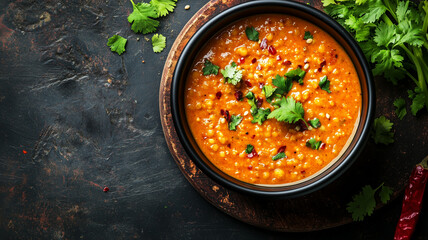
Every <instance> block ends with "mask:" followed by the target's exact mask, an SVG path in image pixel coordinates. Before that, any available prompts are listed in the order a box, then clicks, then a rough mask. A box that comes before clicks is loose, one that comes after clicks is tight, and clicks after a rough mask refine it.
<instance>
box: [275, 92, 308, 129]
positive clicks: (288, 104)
mask: <svg viewBox="0 0 428 240" xmlns="http://www.w3.org/2000/svg"><path fill="white" fill-rule="evenodd" d="M275 104H277V105H279V108H277V109H275V110H273V112H271V113H270V114H269V115H268V119H272V118H275V119H276V120H278V121H280V122H287V123H296V122H297V121H299V120H302V121H304V122H305V124H306V125H307V123H306V121H305V119H304V118H303V115H304V114H305V111H304V110H303V106H302V104H301V103H300V102H296V100H294V98H293V97H291V96H290V97H288V98H285V97H283V98H282V99H281V100H280V101H279V102H278V103H275Z"/></svg>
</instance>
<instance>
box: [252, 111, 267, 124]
mask: <svg viewBox="0 0 428 240" xmlns="http://www.w3.org/2000/svg"><path fill="white" fill-rule="evenodd" d="M269 113H270V109H269V108H266V109H263V108H259V109H257V113H256V114H255V115H253V120H251V123H258V124H259V125H262V123H263V122H264V121H266V119H267V116H268V115H269Z"/></svg>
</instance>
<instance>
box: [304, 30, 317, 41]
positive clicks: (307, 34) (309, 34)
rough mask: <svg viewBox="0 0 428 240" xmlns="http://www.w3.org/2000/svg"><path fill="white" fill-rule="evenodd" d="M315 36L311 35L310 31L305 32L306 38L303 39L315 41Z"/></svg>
mask: <svg viewBox="0 0 428 240" xmlns="http://www.w3.org/2000/svg"><path fill="white" fill-rule="evenodd" d="M313 38H314V36H312V35H311V32H309V31H305V36H304V37H303V39H305V40H308V39H313Z"/></svg>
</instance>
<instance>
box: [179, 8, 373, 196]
mask: <svg viewBox="0 0 428 240" xmlns="http://www.w3.org/2000/svg"><path fill="white" fill-rule="evenodd" d="M266 13H270V14H284V15H291V16H295V17H298V18H301V19H304V20H306V21H308V22H311V23H313V24H314V25H317V26H318V27H320V28H321V29H323V30H324V31H325V32H327V33H329V34H330V35H331V36H332V37H333V38H334V39H335V40H336V41H337V42H338V43H339V44H340V45H341V46H342V47H343V49H344V50H345V51H346V52H347V54H348V55H349V57H350V58H351V60H352V62H353V63H354V66H355V69H356V72H357V74H358V77H359V79H360V85H361V93H362V106H361V112H360V120H359V123H357V124H358V127H357V129H356V132H355V134H354V135H353V139H352V140H351V141H349V146H348V148H347V149H346V150H345V151H344V152H343V154H342V155H341V156H340V157H339V158H338V159H337V160H336V161H335V162H333V163H332V164H330V165H328V166H327V167H326V168H324V169H323V170H322V172H319V173H317V174H314V177H309V178H307V179H303V180H301V181H298V182H296V183H295V184H285V185H272V186H269V185H255V184H250V183H246V182H242V181H240V180H238V179H235V178H233V177H231V176H229V175H228V174H225V173H224V172H222V171H221V170H220V169H218V168H217V167H216V166H215V165H214V164H212V163H211V162H210V161H209V160H208V159H207V157H206V156H205V155H204V154H203V153H202V151H201V150H200V149H199V147H198V145H197V144H196V141H195V140H194V138H193V136H192V133H191V131H190V129H189V126H188V123H187V120H186V114H185V109H184V92H185V91H184V90H185V82H186V79H187V74H188V73H189V70H190V68H191V65H192V64H193V61H194V59H195V57H196V55H197V53H198V51H199V50H200V49H201V48H202V47H203V46H204V44H205V43H206V42H208V40H209V39H210V38H211V37H212V36H214V35H215V34H216V33H218V32H219V31H221V30H222V29H223V28H225V27H226V26H228V25H229V24H231V23H233V22H234V21H236V20H238V19H241V18H245V17H248V16H251V15H257V14H266ZM171 96H172V98H171V106H172V114H173V120H174V124H175V128H176V130H177V134H178V136H179V138H180V141H181V143H182V144H183V147H184V149H185V150H186V152H187V153H188V155H189V156H190V157H191V159H192V160H193V161H194V162H195V164H196V165H197V166H198V167H199V168H200V169H201V170H202V171H203V172H204V173H206V174H207V175H208V176H210V177H211V178H213V179H214V180H215V181H217V182H218V183H220V184H222V185H224V186H226V187H230V188H232V189H235V190H238V191H241V192H244V193H249V194H255V195H258V196H282V197H296V196H300V195H302V194H306V193H309V192H311V191H315V190H317V189H319V188H321V187H323V186H325V185H326V184H327V183H329V182H331V181H333V180H334V179H335V178H337V177H338V176H339V175H340V174H341V173H343V171H345V170H346V169H347V168H348V167H349V166H350V165H351V163H352V162H353V161H354V160H355V159H356V158H357V156H358V154H359V153H360V152H361V149H362V148H363V145H364V143H365V141H366V140H367V138H368V132H369V127H370V123H371V122H372V118H373V111H374V91H373V83H372V77H371V71H370V69H369V68H368V64H367V62H366V60H365V57H364V55H363V54H362V52H361V50H360V48H359V47H358V45H357V43H356V42H355V41H354V40H353V39H352V37H351V36H350V35H349V34H348V33H347V32H346V30H345V29H343V28H342V27H341V26H340V25H339V24H338V23H336V22H335V21H334V20H332V19H331V18H330V17H328V16H327V15H325V14H324V13H322V12H320V11H318V10H316V9H314V8H312V7H309V6H306V5H303V4H300V3H296V2H288V1H255V2H249V3H244V4H240V5H237V6H235V7H233V8H230V9H228V10H226V11H224V12H222V13H221V14H219V15H217V16H216V17H214V18H213V19H211V20H210V21H209V22H207V23H206V24H205V25H204V26H203V27H202V28H200V29H199V30H198V31H197V32H196V33H195V34H194V35H193V37H192V38H191V39H190V41H189V42H188V43H187V45H186V47H185V49H184V50H183V52H182V54H181V56H180V58H179V60H178V62H177V66H176V69H175V72H174V76H173V81H172V89H171Z"/></svg>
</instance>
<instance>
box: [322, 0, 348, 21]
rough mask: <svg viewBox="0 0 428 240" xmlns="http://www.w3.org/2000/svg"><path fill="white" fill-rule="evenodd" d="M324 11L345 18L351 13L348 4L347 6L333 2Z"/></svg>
mask: <svg viewBox="0 0 428 240" xmlns="http://www.w3.org/2000/svg"><path fill="white" fill-rule="evenodd" d="M323 1H326V0H323ZM324 11H325V12H326V13H327V14H328V15H330V16H333V17H338V18H345V17H347V16H348V14H349V8H348V6H346V5H345V4H340V5H339V4H332V3H331V2H330V3H329V4H328V5H327V6H326V7H325V8H324Z"/></svg>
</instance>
